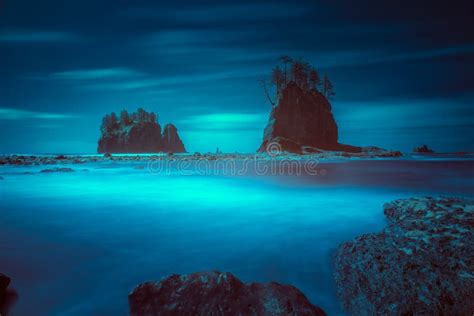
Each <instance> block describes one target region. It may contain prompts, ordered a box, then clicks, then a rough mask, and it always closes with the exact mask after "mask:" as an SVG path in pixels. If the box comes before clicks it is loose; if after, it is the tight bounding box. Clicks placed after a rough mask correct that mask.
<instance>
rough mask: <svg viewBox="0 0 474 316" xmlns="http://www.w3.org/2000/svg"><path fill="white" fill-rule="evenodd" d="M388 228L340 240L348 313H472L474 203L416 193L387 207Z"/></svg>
mask: <svg viewBox="0 0 474 316" xmlns="http://www.w3.org/2000/svg"><path fill="white" fill-rule="evenodd" d="M384 214H385V216H386V217H387V219H388V226H387V227H386V228H385V229H384V230H383V231H382V232H380V233H375V234H366V235H362V236H360V237H357V238H356V239H355V240H353V241H351V242H346V243H344V244H342V245H341V246H340V247H339V248H338V249H337V251H336V254H335V273H334V275H335V280H336V285H337V291H338V295H339V297H340V299H341V300H342V303H343V306H344V308H345V309H346V310H347V312H348V313H349V314H351V315H471V314H472V311H474V300H473V299H472V298H473V297H474V229H473V227H474V201H473V200H467V199H463V198H428V197H426V198H411V199H401V200H396V201H394V202H391V203H387V204H385V205H384Z"/></svg>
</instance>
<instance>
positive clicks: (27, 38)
mask: <svg viewBox="0 0 474 316" xmlns="http://www.w3.org/2000/svg"><path fill="white" fill-rule="evenodd" d="M78 39H79V36H77V35H76V34H73V33H68V32H61V31H28V30H10V31H3V32H0V42H10V43H58V42H73V41H76V40H78Z"/></svg>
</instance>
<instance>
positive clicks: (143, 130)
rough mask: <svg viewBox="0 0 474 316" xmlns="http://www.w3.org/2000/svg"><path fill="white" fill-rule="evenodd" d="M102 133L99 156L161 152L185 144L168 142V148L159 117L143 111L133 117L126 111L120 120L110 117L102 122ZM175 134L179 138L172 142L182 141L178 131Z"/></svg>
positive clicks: (107, 116)
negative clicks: (157, 119)
mask: <svg viewBox="0 0 474 316" xmlns="http://www.w3.org/2000/svg"><path fill="white" fill-rule="evenodd" d="M171 126H172V125H171ZM173 127H174V126H173ZM101 132H102V135H101V138H100V139H99V145H98V149H97V151H98V152H99V153H157V152H163V151H167V150H168V149H167V148H175V147H179V145H182V142H181V140H180V144H179V143H178V144H174V143H169V141H168V142H166V146H167V148H165V141H164V139H163V136H162V134H161V126H160V124H159V123H158V122H157V121H156V115H155V114H154V113H148V112H146V111H145V110H143V109H138V110H137V112H136V113H132V114H128V113H127V112H126V111H122V113H121V114H120V119H119V118H117V115H116V114H115V113H111V114H110V115H106V116H105V117H104V118H103V120H102V126H101ZM174 132H175V135H172V134H171V137H170V139H172V140H175V139H179V136H178V135H177V130H176V128H174ZM182 147H183V149H184V146H182Z"/></svg>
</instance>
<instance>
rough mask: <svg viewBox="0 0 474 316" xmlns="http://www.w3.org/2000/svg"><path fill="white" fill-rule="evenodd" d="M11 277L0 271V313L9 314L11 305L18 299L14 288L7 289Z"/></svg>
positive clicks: (3, 315)
mask: <svg viewBox="0 0 474 316" xmlns="http://www.w3.org/2000/svg"><path fill="white" fill-rule="evenodd" d="M10 282H11V279H10V278H9V277H8V276H6V275H5V274H3V273H0V315H2V316H5V315H8V314H9V311H10V309H11V307H12V305H13V304H14V303H15V302H16V300H17V299H18V294H17V293H16V291H15V290H12V289H9V288H8V286H9V285H10Z"/></svg>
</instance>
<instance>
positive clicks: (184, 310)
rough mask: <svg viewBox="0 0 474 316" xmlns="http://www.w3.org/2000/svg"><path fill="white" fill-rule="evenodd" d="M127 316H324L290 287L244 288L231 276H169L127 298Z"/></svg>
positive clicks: (246, 286) (210, 273) (141, 286)
mask: <svg viewBox="0 0 474 316" xmlns="http://www.w3.org/2000/svg"><path fill="white" fill-rule="evenodd" d="M128 301H129V306H130V315H132V316H144V315H256V316H257V315H261V316H263V315H265V316H267V315H268V316H270V315H275V316H278V315H281V316H283V315H285V316H286V315H308V316H310V315H320V316H323V315H325V313H324V311H323V310H322V309H321V308H319V307H317V306H314V305H312V304H311V303H310V302H309V301H308V299H307V298H306V297H305V296H304V295H303V293H301V292H300V291H299V290H298V289H296V288H295V287H293V286H291V285H281V284H278V283H275V282H271V283H265V284H263V283H252V284H249V285H247V284H244V283H242V282H241V281H240V280H239V279H237V278H236V277H235V276H233V275H232V274H231V273H221V272H217V271H213V272H201V273H193V274H189V275H172V276H170V277H168V278H166V279H164V280H162V281H161V282H159V283H150V282H147V283H143V284H141V285H139V286H137V287H136V288H135V289H134V290H133V292H132V293H131V294H130V295H129V297H128Z"/></svg>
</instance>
